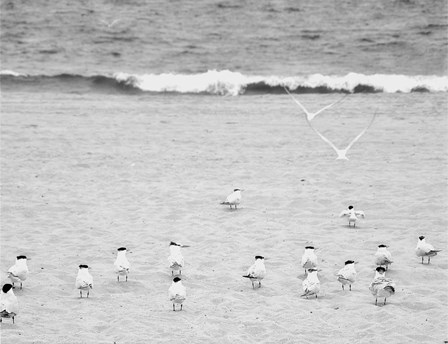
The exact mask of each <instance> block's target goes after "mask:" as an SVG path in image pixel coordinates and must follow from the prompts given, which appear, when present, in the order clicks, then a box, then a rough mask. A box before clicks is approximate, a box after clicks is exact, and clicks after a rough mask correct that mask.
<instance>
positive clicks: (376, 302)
mask: <svg viewBox="0 0 448 344" xmlns="http://www.w3.org/2000/svg"><path fill="white" fill-rule="evenodd" d="M377 304H378V298H376V299H375V306H376V305H377Z"/></svg>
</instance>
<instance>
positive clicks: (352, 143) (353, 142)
mask: <svg viewBox="0 0 448 344" xmlns="http://www.w3.org/2000/svg"><path fill="white" fill-rule="evenodd" d="M376 113H377V111H375V113H374V114H373V117H372V119H371V120H370V123H369V125H368V126H367V127H365V128H364V130H363V131H361V132H360V133H359V134H358V136H356V137H355V138H354V139H353V140H352V142H350V143H349V144H348V146H347V148H345V150H346V151H347V152H348V150H349V149H350V148H351V147H352V146H353V145H354V144H355V142H356V141H358V140H359V139H360V138H361V136H362V135H364V134H365V132H366V131H367V129H369V128H370V126H371V125H372V124H373V121H374V120H375V117H376Z"/></svg>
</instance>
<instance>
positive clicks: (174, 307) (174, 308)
mask: <svg viewBox="0 0 448 344" xmlns="http://www.w3.org/2000/svg"><path fill="white" fill-rule="evenodd" d="M175 311H176V306H174V303H173V312H175Z"/></svg>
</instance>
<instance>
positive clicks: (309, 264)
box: [301, 246, 317, 274]
mask: <svg viewBox="0 0 448 344" xmlns="http://www.w3.org/2000/svg"><path fill="white" fill-rule="evenodd" d="M301 263H302V267H303V268H304V269H305V274H306V271H307V269H313V268H315V267H317V256H316V253H314V246H306V247H305V252H303V255H302V262H301Z"/></svg>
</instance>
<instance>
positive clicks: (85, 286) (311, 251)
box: [0, 21, 441, 323]
mask: <svg viewBox="0 0 448 344" xmlns="http://www.w3.org/2000/svg"><path fill="white" fill-rule="evenodd" d="M115 22H117V21H114V22H112V23H106V24H108V26H112V25H113V24H115ZM109 24H110V25H109ZM285 91H286V92H287V93H288V94H289V95H290V96H291V97H292V99H293V100H294V101H295V102H296V104H297V105H298V106H299V107H300V108H301V109H302V110H303V112H304V113H305V115H306V117H305V118H306V121H307V123H308V124H309V126H310V127H311V128H312V129H313V131H314V132H316V133H317V134H318V135H319V136H320V137H321V139H322V140H324V141H325V142H326V143H328V144H329V145H330V146H331V147H332V148H333V149H334V150H335V152H336V153H337V155H338V157H337V159H346V160H347V157H346V154H347V152H348V150H349V149H350V148H351V147H352V145H353V144H354V143H355V142H356V141H357V140H358V139H359V138H360V137H361V136H362V135H364V133H365V132H366V130H367V129H368V128H369V127H370V126H371V125H372V123H373V121H374V119H375V116H376V113H375V114H374V115H373V118H372V120H371V122H370V123H369V125H368V126H367V127H366V128H365V129H364V130H363V131H362V132H361V133H360V134H359V135H358V136H356V137H355V138H354V139H353V140H352V141H351V142H350V144H349V145H348V146H347V147H346V148H345V149H343V150H341V149H338V148H337V147H336V146H335V145H334V144H333V143H332V142H331V141H330V140H328V139H327V138H326V137H325V136H324V135H322V134H321V133H320V132H319V131H318V130H316V129H315V128H314V127H313V126H312V125H311V121H312V120H313V118H314V117H316V116H317V115H318V114H319V113H321V112H322V111H324V110H326V109H328V108H330V107H332V106H333V105H335V104H337V103H339V102H340V101H342V100H343V99H344V98H345V97H346V96H344V98H342V99H340V100H338V101H336V102H334V103H332V104H330V105H328V106H325V107H324V108H322V109H320V110H319V111H317V112H315V113H310V112H309V111H308V110H307V109H306V108H305V107H304V106H303V105H302V104H301V103H300V102H299V101H298V100H297V99H295V98H294V97H293V96H292V94H291V93H290V92H289V91H288V89H286V88H285ZM241 191H243V190H241V189H234V191H233V192H232V193H231V194H230V195H229V196H228V197H227V198H226V200H225V201H224V202H222V203H221V204H223V205H228V206H230V209H231V210H232V209H235V210H236V209H237V208H238V205H239V204H240V202H241ZM340 217H347V218H348V224H349V227H350V226H351V225H353V227H355V226H356V222H357V220H358V218H359V217H363V218H364V217H365V214H364V212H363V211H360V210H355V209H354V207H353V206H349V207H348V209H346V210H344V211H342V212H341V214H340ZM182 247H188V246H187V245H182V244H180V243H176V242H173V241H172V242H170V245H169V248H170V255H169V257H168V261H169V266H170V269H171V275H172V276H173V280H172V283H171V286H170V287H169V289H168V295H169V300H170V301H171V302H172V305H173V311H176V309H177V308H178V307H176V305H180V308H179V309H180V310H182V305H183V302H184V301H185V300H186V297H187V291H186V288H185V286H184V285H183V284H182V279H181V277H180V276H181V275H182V268H183V266H184V258H183V255H182V252H181V248H182ZM440 251H441V250H436V249H434V247H433V246H432V245H430V244H429V243H427V242H426V239H425V237H424V236H420V237H419V241H418V243H417V247H416V250H415V253H416V255H417V256H418V257H421V258H422V264H423V263H424V257H427V259H428V260H427V262H428V264H429V263H430V260H431V257H434V256H436V255H437V253H438V252H440ZM126 252H127V250H126V247H120V248H118V250H117V258H116V260H115V262H114V266H115V272H116V274H117V281H118V282H120V277H124V278H125V281H127V280H128V275H129V271H130V264H129V261H128V259H127V257H126ZM264 260H265V259H264V257H263V256H259V255H257V256H255V263H254V264H253V265H252V266H251V267H249V269H248V270H247V273H246V274H245V275H243V277H245V278H248V279H250V281H251V282H252V288H254V289H255V286H256V284H257V285H258V288H261V281H262V280H263V279H264V278H265V276H266V266H265V264H264ZM392 262H393V261H392V255H391V253H390V252H389V251H388V250H387V246H386V245H379V246H378V250H377V252H376V253H375V264H376V265H377V268H376V270H375V276H374V278H373V281H372V282H371V283H370V286H369V290H370V291H371V293H372V294H373V296H374V297H375V305H377V303H378V298H384V301H383V304H386V300H387V298H389V297H390V296H392V295H394V294H395V283H394V282H393V281H392V280H391V279H390V278H387V277H386V271H387V270H388V267H389V265H390V264H392ZM356 263H357V262H355V261H353V260H347V261H346V262H345V265H344V267H343V268H342V269H340V270H339V272H338V273H337V280H338V281H339V282H340V283H341V285H342V289H343V290H345V286H347V285H348V286H349V290H350V291H351V290H352V284H353V283H355V281H356V276H357V272H356V269H355V264H356ZM301 265H302V267H303V268H304V269H305V275H306V278H305V280H304V281H303V283H302V287H303V294H302V295H301V296H302V297H306V298H308V297H310V296H315V297H316V298H317V296H318V294H319V291H320V281H319V278H318V274H317V273H318V271H320V270H318V268H317V256H316V253H315V248H314V246H306V247H305V252H304V253H303V256H302V260H301ZM8 277H9V279H10V280H11V283H6V284H4V285H3V287H2V292H1V298H0V304H1V311H0V315H1V318H0V321H1V320H2V318H11V319H12V322H13V323H14V319H15V316H16V315H17V314H18V310H19V305H18V300H17V297H16V295H15V294H14V292H13V289H14V288H15V284H16V283H20V289H22V287H23V281H25V280H26V279H27V277H28V267H27V257H26V256H23V255H21V256H17V259H16V263H15V264H14V265H13V266H12V267H11V268H10V269H9V270H8ZM255 282H256V283H255ZM75 286H76V288H77V289H79V295H80V297H81V298H82V297H83V292H86V297H89V295H90V290H91V289H92V288H93V277H92V275H91V274H90V272H89V266H88V265H85V264H81V265H79V270H78V275H77V277H76V281H75Z"/></svg>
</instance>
